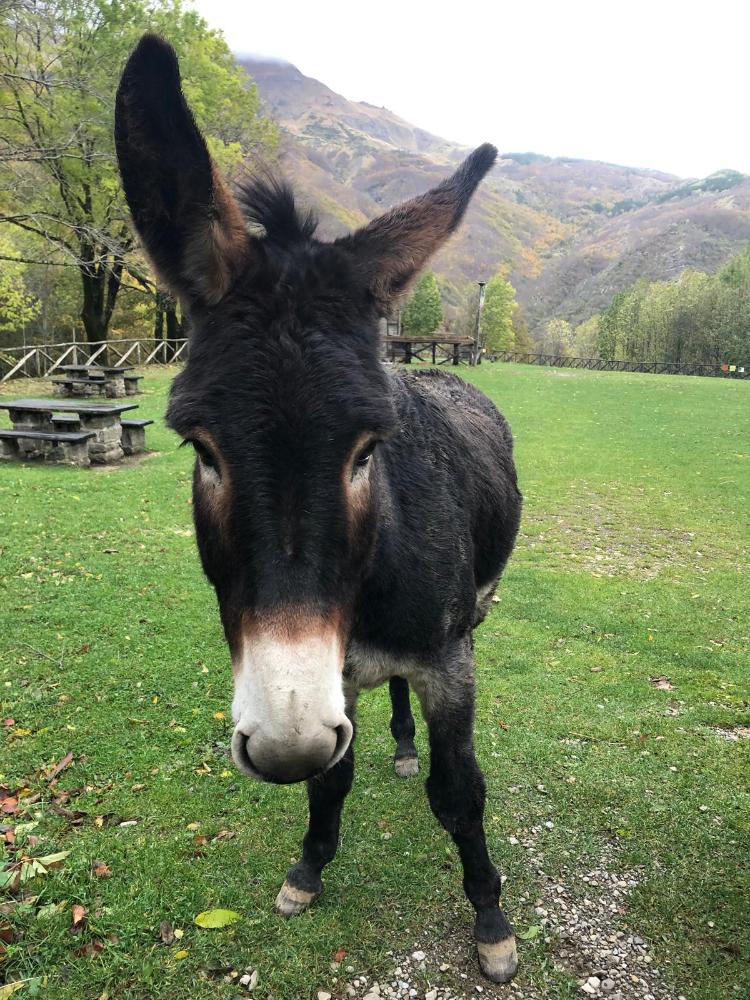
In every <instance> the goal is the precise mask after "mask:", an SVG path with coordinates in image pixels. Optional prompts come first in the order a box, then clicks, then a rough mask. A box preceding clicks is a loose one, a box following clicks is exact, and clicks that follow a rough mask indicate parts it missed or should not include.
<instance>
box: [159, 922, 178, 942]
mask: <svg viewBox="0 0 750 1000" xmlns="http://www.w3.org/2000/svg"><path fill="white" fill-rule="evenodd" d="M159 937H160V938H161V940H162V944H172V942H173V941H174V939H175V933H174V930H173V929H172V925H171V924H170V922H169V921H168V920H162V922H161V923H160V924H159Z"/></svg>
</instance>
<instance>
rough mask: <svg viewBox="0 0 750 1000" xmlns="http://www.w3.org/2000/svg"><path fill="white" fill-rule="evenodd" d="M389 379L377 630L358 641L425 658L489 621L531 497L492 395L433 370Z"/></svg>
mask: <svg viewBox="0 0 750 1000" xmlns="http://www.w3.org/2000/svg"><path fill="white" fill-rule="evenodd" d="M390 381H391V386H392V392H393V399H394V404H395V409H396V413H397V418H398V425H399V430H398V432H397V433H396V434H395V435H394V436H393V437H392V438H391V439H390V440H389V441H387V442H386V443H385V445H384V447H383V449H382V455H383V459H384V463H383V464H384V466H385V472H384V475H383V476H382V477H379V478H378V482H377V485H376V490H377V495H378V499H379V501H380V505H381V509H382V510H383V516H382V517H381V518H380V525H381V530H380V535H379V538H378V544H377V545H376V548H375V556H374V559H373V562H372V568H371V576H370V580H369V586H366V587H365V588H364V590H363V592H362V595H361V604H360V614H359V616H358V617H359V621H360V624H361V625H362V626H363V627H364V631H365V632H366V634H362V631H361V630H360V629H358V630H357V632H359V633H360V634H356V633H355V638H357V639H362V640H365V641H367V642H368V644H369V645H371V646H374V647H376V648H379V649H381V650H382V651H386V652H388V653H390V654H391V655H393V656H395V657H399V656H402V657H417V658H419V659H424V658H425V657H429V656H430V655H431V654H432V653H437V654H438V655H439V654H440V652H442V650H443V649H444V648H445V644H446V642H447V641H449V640H450V639H452V638H456V637H459V636H463V635H465V634H466V633H467V632H468V631H470V630H471V628H473V627H474V625H476V624H477V623H478V622H479V621H480V620H481V619H482V618H483V617H484V614H485V613H486V610H487V607H488V606H489V603H490V601H491V598H492V594H493V592H494V589H495V587H496V585H497V582H498V580H499V578H500V575H501V573H502V571H503V568H504V566H505V564H506V562H507V560H508V557H509V556H510V553H511V551H512V549H513V545H514V542H515V538H516V534H517V532H518V526H519V522H520V516H521V494H520V493H519V490H518V484H517V479H516V470H515V466H514V463H513V438H512V435H511V430H510V427H509V425H508V422H507V421H506V420H505V418H504V417H503V415H502V414H501V413H500V412H499V410H498V409H497V408H496V407H495V405H494V404H493V403H492V402H491V401H490V400H489V399H488V398H487V396H485V395H484V393H482V392H480V391H479V390H478V389H476V388H475V387H474V386H472V385H470V384H469V383H467V382H465V381H464V380H463V379H461V378H458V377H456V376H454V375H449V374H446V373H444V372H441V371H437V370H431V369H430V370H423V371H417V372H406V371H404V370H403V369H401V370H393V371H392V372H391V376H390ZM383 672H385V671H383ZM381 677H382V675H381ZM374 679H375V678H374V677H373V680H374Z"/></svg>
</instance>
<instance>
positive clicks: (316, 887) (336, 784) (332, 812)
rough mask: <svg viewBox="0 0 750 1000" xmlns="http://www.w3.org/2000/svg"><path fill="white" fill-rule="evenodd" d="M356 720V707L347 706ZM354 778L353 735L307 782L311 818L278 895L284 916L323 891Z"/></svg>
mask: <svg viewBox="0 0 750 1000" xmlns="http://www.w3.org/2000/svg"><path fill="white" fill-rule="evenodd" d="M347 715H348V716H349V718H350V719H351V721H352V723H354V706H353V705H351V706H350V707H349V708H347ZM353 780H354V735H352V741H351V743H350V744H349V746H348V748H347V751H346V753H345V754H344V756H343V757H342V758H341V760H340V761H339V762H338V764H334V766H333V767H332V768H331V769H330V770H328V771H324V772H323V774H319V775H318V776H317V777H315V778H311V779H310V780H309V781H308V782H307V800H308V804H309V807H310V819H309V823H308V827H307V833H306V834H305V838H304V840H303V841H302V857H301V859H300V860H299V861H298V862H297V864H296V865H293V866H292V867H291V868H290V869H289V871H288V872H287V876H286V881H285V882H284V884H283V885H282V887H281V889H280V891H279V894H278V896H277V897H276V903H275V906H274V908H275V910H276V912H277V913H280V914H281V915H282V916H284V917H294V916H296V915H297V914H298V913H302V912H303V911H304V910H306V909H307V908H308V906H309V905H310V904H311V903H312V902H313V901H314V900H315V899H316V898H317V897H318V896H319V895H320V894H321V892H322V891H323V880H322V878H321V875H322V872H323V869H324V868H325V866H326V865H327V864H328V862H329V861H333V858H334V857H335V855H336V848H337V847H338V844H339V826H340V824H341V811H342V809H343V808H344V799H345V798H346V796H347V795H348V794H349V791H350V789H351V787H352V781H353Z"/></svg>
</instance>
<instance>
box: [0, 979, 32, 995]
mask: <svg viewBox="0 0 750 1000" xmlns="http://www.w3.org/2000/svg"><path fill="white" fill-rule="evenodd" d="M26 982H27V980H25V979H19V980H18V982H15V983H8V984H7V985H6V986H0V1000H8V997H11V996H13V994H14V993H15V992H16V991H17V990H22V989H23V988H24V986H25V985H26Z"/></svg>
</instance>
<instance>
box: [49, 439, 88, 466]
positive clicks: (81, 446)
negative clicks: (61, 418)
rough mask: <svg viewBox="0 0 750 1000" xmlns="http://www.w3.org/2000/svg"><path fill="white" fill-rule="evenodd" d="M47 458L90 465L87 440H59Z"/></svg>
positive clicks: (70, 463)
mask: <svg viewBox="0 0 750 1000" xmlns="http://www.w3.org/2000/svg"><path fill="white" fill-rule="evenodd" d="M53 455H54V457H53ZM48 458H49V459H50V461H53V462H65V463H66V464H69V465H91V459H90V457H89V449H88V441H61V442H60V444H59V445H58V446H57V447H56V448H55V449H54V452H53V453H50V455H49V456H48Z"/></svg>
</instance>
